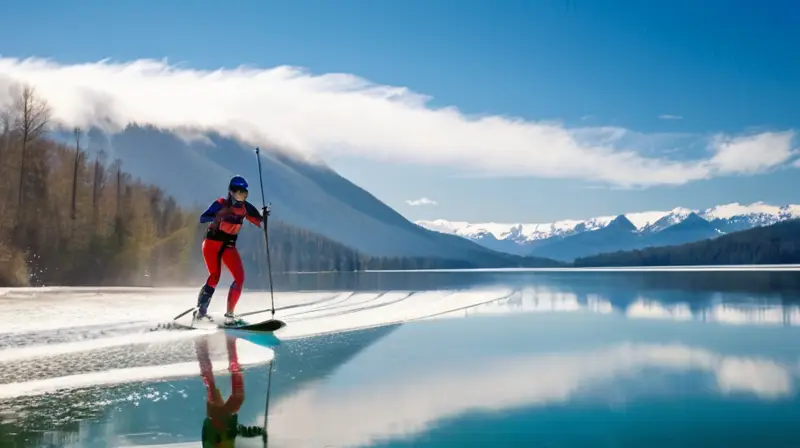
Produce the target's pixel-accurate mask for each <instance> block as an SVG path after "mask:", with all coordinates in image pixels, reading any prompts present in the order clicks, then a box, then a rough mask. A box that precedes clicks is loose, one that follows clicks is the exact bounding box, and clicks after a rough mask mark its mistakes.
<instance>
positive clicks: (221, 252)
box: [203, 240, 244, 313]
mask: <svg viewBox="0 0 800 448" xmlns="http://www.w3.org/2000/svg"><path fill="white" fill-rule="evenodd" d="M224 244H225V243H223V242H222V241H214V240H203V259H204V260H205V262H206V268H207V269H208V279H207V280H206V285H208V286H210V287H212V288H216V287H217V283H219V277H220V274H222V266H221V265H222V263H225V266H226V267H227V268H228V270H229V271H230V272H231V275H233V283H232V284H231V288H230V290H229V291H228V308H227V311H228V312H229V313H233V310H234V308H236V303H237V302H238V301H239V296H241V295H242V284H244V268H243V267H242V259H241V258H240V257H239V251H238V250H236V248H235V247H225V246H224Z"/></svg>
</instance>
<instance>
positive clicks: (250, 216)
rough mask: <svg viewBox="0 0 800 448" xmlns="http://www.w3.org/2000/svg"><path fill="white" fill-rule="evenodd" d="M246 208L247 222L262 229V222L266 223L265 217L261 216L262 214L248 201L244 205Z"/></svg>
mask: <svg viewBox="0 0 800 448" xmlns="http://www.w3.org/2000/svg"><path fill="white" fill-rule="evenodd" d="M244 208H245V210H247V220H248V221H250V222H251V223H253V225H256V226H259V227H260V226H261V222H262V221H264V217H263V216H261V213H259V212H258V209H257V208H255V207H254V206H253V204H251V203H249V202H247V201H245V203H244Z"/></svg>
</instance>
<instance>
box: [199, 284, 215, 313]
mask: <svg viewBox="0 0 800 448" xmlns="http://www.w3.org/2000/svg"><path fill="white" fill-rule="evenodd" d="M213 295H214V288H212V287H211V286H208V285H203V287H202V288H201V289H200V294H199V295H198V296H197V307H198V308H199V310H198V313H197V315H196V317H197V318H198V319H201V318H204V317H207V316H208V305H209V304H210V303H211V296H213Z"/></svg>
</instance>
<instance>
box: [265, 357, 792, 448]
mask: <svg viewBox="0 0 800 448" xmlns="http://www.w3.org/2000/svg"><path fill="white" fill-rule="evenodd" d="M359 367H366V368H367V369H369V368H370V366H368V365H366V363H361V364H360V365H359ZM660 372H676V373H690V372H691V373H695V374H698V373H699V374H705V375H706V377H707V378H709V379H710V380H711V381H709V383H708V384H709V386H710V387H708V388H707V389H706V391H705V392H707V393H708V394H715V395H723V396H725V395H734V396H737V395H738V396H742V395H745V396H747V397H748V398H749V397H753V398H757V399H760V400H769V401H772V400H779V399H786V398H789V397H791V396H792V394H793V393H794V392H795V381H796V378H795V376H794V375H793V374H792V372H791V370H790V369H789V368H788V367H787V366H786V365H785V364H782V363H778V362H776V361H773V360H771V359H768V358H756V357H739V356H729V355H725V354H719V353H715V352H712V351H709V350H705V349H702V348H696V347H691V346H687V345H681V344H669V345H658V344H620V345H615V346H611V347H606V348H601V349H596V350H592V351H580V352H567V353H554V354H538V355H528V356H518V357H501V356H496V357H493V358H492V359H489V361H488V362H481V363H477V364H475V365H470V366H468V368H465V366H462V365H459V364H455V365H452V366H450V365H447V366H436V365H434V366H431V365H429V364H426V363H421V364H420V368H418V369H416V370H415V372H414V374H413V375H407V374H405V373H406V372H397V375H396V376H395V377H392V378H391V381H387V380H386V378H385V376H382V375H366V376H362V377H361V378H364V379H363V380H362V381H359V382H358V383H357V384H358V386H357V387H358V393H353V392H354V391H353V389H352V388H349V387H342V385H341V384H342V383H341V382H337V381H336V380H337V379H338V378H334V379H333V380H331V381H329V382H320V383H318V384H314V385H312V386H310V387H306V388H304V389H303V390H301V391H299V392H297V393H294V394H288V395H286V396H284V397H281V398H279V399H278V400H276V402H275V403H274V404H273V405H272V406H273V407H274V409H275V410H274V411H273V412H274V414H273V413H271V415H278V416H280V419H279V420H278V421H274V422H273V421H270V422H269V426H270V437H271V438H273V439H274V440H276V441H278V440H284V441H289V440H292V441H294V442H295V443H297V442H298V440H302V442H301V443H305V444H307V445H309V446H323V445H325V444H328V445H332V446H363V445H369V444H371V443H374V442H375V441H376V440H382V441H386V440H399V439H405V438H407V437H410V436H413V435H416V434H419V433H421V432H423V431H425V430H427V429H429V428H431V427H433V426H435V425H436V424H437V423H438V422H441V421H443V420H446V419H452V418H456V417H459V416H462V415H464V414H466V413H475V412H492V411H509V410H513V409H519V408H523V407H525V408H530V407H542V408H544V407H547V406H551V405H554V406H558V405H560V404H563V403H566V402H570V401H571V400H574V399H576V398H578V397H580V398H582V399H588V400H596V401H599V402H601V403H603V404H605V403H610V402H612V401H613V400H617V401H622V402H633V403H635V402H636V401H637V398H639V397H638V394H640V393H642V392H639V391H638V390H637V389H636V387H635V384H634V385H628V384H626V386H625V387H609V385H615V384H619V383H621V382H622V383H627V382H628V381H629V378H631V377H635V376H644V375H652V374H653V373H656V374H658V373H660ZM337 374H339V375H341V376H342V377H346V375H347V373H342V372H337ZM331 383H333V384H334V385H335V386H331ZM351 384H355V383H352V382H351ZM666 384H667V385H668V386H672V387H668V388H663V389H659V388H658V387H656V388H647V392H648V393H661V394H664V395H666V396H669V397H673V398H674V397H675V396H679V397H680V394H689V393H692V392H693V391H692V390H691V389H689V387H687V386H686V385H685V384H682V382H681V381H680V380H678V381H675V382H674V383H666ZM675 386H679V387H675ZM386 403H392V405H391V406H387V405H386ZM352 422H358V424H352ZM263 423H264V418H263V416H260V417H259V418H257V419H255V422H254V424H258V425H263ZM300 434H302V436H299V435H300Z"/></svg>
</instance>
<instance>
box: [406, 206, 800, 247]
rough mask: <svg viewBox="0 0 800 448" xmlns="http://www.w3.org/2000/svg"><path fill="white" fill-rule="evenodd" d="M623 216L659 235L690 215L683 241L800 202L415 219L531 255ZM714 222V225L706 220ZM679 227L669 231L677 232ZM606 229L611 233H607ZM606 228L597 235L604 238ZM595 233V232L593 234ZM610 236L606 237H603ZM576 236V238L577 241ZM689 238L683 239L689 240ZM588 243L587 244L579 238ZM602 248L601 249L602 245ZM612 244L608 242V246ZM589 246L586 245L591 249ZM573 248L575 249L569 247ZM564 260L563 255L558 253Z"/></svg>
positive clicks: (792, 209)
mask: <svg viewBox="0 0 800 448" xmlns="http://www.w3.org/2000/svg"><path fill="white" fill-rule="evenodd" d="M620 217H624V218H625V220H626V221H627V222H629V223H630V224H631V230H630V231H631V232H632V233H636V234H639V235H655V234H659V233H661V232H663V231H664V230H666V229H668V228H671V227H673V226H675V225H677V224H681V223H684V222H685V221H687V219H688V218H690V217H691V218H692V219H691V220H690V221H692V222H691V223H686V224H685V225H682V226H681V229H680V233H683V235H684V236H683V237H682V238H681V241H683V240H684V239H687V238H688V239H689V240H690V241H691V239H692V238H700V239H703V238H709V237H713V236H715V235H723V234H725V233H731V232H736V231H740V230H746V229H749V228H753V227H757V226H765V225H770V224H774V223H777V222H779V221H783V220H786V219H792V218H800V205H784V206H776V205H770V204H765V203H764V202H755V203H753V204H750V205H742V204H739V203H731V204H724V205H717V206H714V207H711V208H708V209H706V210H692V209H688V208H684V207H677V208H674V209H672V210H665V211H649V212H635V213H625V214H623V215H617V216H599V217H595V218H590V219H586V220H578V219H567V220H560V221H555V222H551V223H534V224H524V223H516V224H504V223H495V222H489V223H469V222H464V221H447V220H443V219H437V220H433V221H416V224H418V225H420V226H422V227H425V228H427V229H430V230H435V231H437V232H441V233H448V234H453V235H458V236H461V237H463V238H467V239H470V240H473V241H475V242H477V243H480V244H482V245H484V246H486V247H488V248H490V249H494V250H501V251H504V252H509V253H514V254H523V255H530V254H531V253H534V254H535V253H537V252H539V253H540V254H541V253H542V251H544V252H547V253H549V256H552V255H553V254H552V253H550V252H552V251H553V250H555V249H556V248H555V247H553V248H551V250H543V249H541V247H542V246H544V245H548V246H549V245H552V244H553V243H554V242H556V241H560V240H564V239H567V238H570V237H573V236H576V235H578V234H582V233H585V232H592V231H596V230H600V229H603V228H606V227H607V226H608V225H609V224H610V223H612V222H613V221H615V220H617V219H619V218H620ZM706 224H710V225H706ZM690 227H691V228H692V231H691V232H690V234H691V235H693V236H692V237H688V236H686V235H688V234H687V233H685V232H687V230H686V229H687V228H690ZM678 232H679V231H678V230H677V229H676V230H675V231H672V232H668V233H670V234H671V235H677V234H678ZM606 233H607V232H606ZM601 235H605V233H604V232H601V233H600V234H597V235H596V237H597V238H600V237H601ZM593 236H595V235H593ZM603 238H606V236H603ZM577 241H578V240H576V241H574V243H577ZM643 241H647V242H648V244H651V245H661V244H660V243H662V242H663V243H665V244H674V243H673V242H672V241H674V238H667V237H666V236H665V235H662V237H661V238H656V237H653V236H651V237H648V238H647V239H646V240H640V241H638V242H637V243H636V244H635V245H636V246H638V245H640V244H642V242H643ZM690 241H685V242H690ZM609 244H610V246H612V247H611V248H610V249H612V250H621V249H622V247H619V248H615V247H616V245H615V244H613V243H610V242H607V241H606V242H605V246H608V245H609ZM581 245H582V246H586V244H585V243H581ZM598 249H599V248H598ZM606 249H608V247H606ZM587 250H588V249H587ZM570 252H573V251H570ZM557 258H560V259H564V258H565V257H557Z"/></svg>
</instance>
